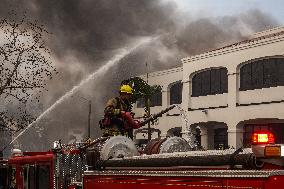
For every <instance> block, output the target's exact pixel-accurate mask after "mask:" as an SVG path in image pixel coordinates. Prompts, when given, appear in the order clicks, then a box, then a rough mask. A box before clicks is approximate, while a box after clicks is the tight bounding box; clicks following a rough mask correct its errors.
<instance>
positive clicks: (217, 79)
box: [191, 68, 228, 97]
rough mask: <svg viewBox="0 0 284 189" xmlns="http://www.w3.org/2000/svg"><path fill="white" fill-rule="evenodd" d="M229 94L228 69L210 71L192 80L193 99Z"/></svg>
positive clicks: (201, 73)
mask: <svg viewBox="0 0 284 189" xmlns="http://www.w3.org/2000/svg"><path fill="white" fill-rule="evenodd" d="M227 92H228V75H227V69H226V68H218V69H210V70H206V71H203V72H199V73H197V74H195V75H194V76H193V78H192V95H191V96H192V97H197V96H206V95H214V94H223V93H227Z"/></svg>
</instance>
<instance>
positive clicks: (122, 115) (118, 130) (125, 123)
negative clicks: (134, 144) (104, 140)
mask: <svg viewBox="0 0 284 189" xmlns="http://www.w3.org/2000/svg"><path fill="white" fill-rule="evenodd" d="M119 94H120V95H119V97H116V98H112V99H110V100H109V101H108V102H107V104H106V107H105V110H104V118H103V119H102V120H101V121H100V128H101V129H102V132H103V136H105V137H106V136H116V135H123V136H128V137H129V138H131V139H133V129H137V128H139V127H140V125H139V122H138V121H135V120H134V119H133V116H134V114H133V113H132V112H131V111H132V105H131V98H132V96H133V89H132V87H131V86H129V85H122V86H121V87H120V91H119Z"/></svg>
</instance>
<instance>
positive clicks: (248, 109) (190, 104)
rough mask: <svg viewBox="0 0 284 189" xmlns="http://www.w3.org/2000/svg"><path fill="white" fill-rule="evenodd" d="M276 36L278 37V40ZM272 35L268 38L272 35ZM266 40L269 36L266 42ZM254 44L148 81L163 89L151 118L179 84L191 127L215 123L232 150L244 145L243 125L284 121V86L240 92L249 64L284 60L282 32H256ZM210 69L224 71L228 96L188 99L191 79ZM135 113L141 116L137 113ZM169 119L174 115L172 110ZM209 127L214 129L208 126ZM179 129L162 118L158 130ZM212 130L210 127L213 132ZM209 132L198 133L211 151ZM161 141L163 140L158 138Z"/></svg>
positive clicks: (174, 120) (190, 61) (187, 62)
mask: <svg viewBox="0 0 284 189" xmlns="http://www.w3.org/2000/svg"><path fill="white" fill-rule="evenodd" d="M277 32H278V34H277ZM273 33H274V34H275V35H271V34H273ZM265 35H268V36H265ZM253 37H257V38H254V39H250V40H247V41H243V42H240V43H236V44H234V45H231V46H227V47H224V48H220V49H219V50H214V51H211V52H206V53H203V54H200V55H196V56H192V57H187V58H184V59H182V68H175V69H171V70H165V71H162V72H155V73H152V74H150V76H149V84H158V85H162V86H163V105H162V106H161V107H153V108H152V109H151V111H152V112H153V113H154V112H156V111H159V110H161V109H162V108H166V107H167V106H168V104H169V99H168V96H167V95H168V91H167V90H168V89H167V86H168V85H169V84H170V83H173V82H176V81H178V80H182V82H183V91H182V104H181V106H182V108H183V109H184V110H186V114H187V117H188V120H189V124H190V125H198V124H204V123H211V124H210V127H213V126H214V123H216V124H218V123H220V124H223V125H226V126H227V128H228V143H229V145H230V146H233V147H240V146H241V145H242V142H241V141H242V132H243V131H242V128H241V126H240V125H242V124H241V123H243V122H245V121H248V120H262V119H266V120H267V119H271V120H274V121H277V119H278V120H284V108H283V105H284V86H278V87H270V88H263V89H255V90H247V91H239V87H240V75H239V73H240V71H239V70H240V67H241V66H242V65H244V64H246V63H250V62H251V61H253V60H257V59H263V58H268V57H284V28H283V27H279V28H276V29H274V30H269V31H264V32H259V33H257V34H255V35H254V36H253ZM212 68H226V69H227V70H228V93H224V94H217V95H207V96H200V97H191V90H192V77H193V75H194V74H196V73H198V72H200V71H202V70H206V69H212ZM135 112H137V113H141V112H142V110H141V109H136V110H135ZM170 113H172V114H178V110H177V109H175V110H173V112H170ZM212 123H213V124H212ZM180 124H181V125H183V131H185V130H186V128H185V125H184V122H182V121H181V118H180V116H163V118H161V119H160V125H159V126H157V128H159V129H161V131H162V133H165V132H166V131H167V130H169V129H170V128H171V127H176V126H178V125H180ZM212 125H213V126H212ZM212 132H213V131H212V129H210V128H208V126H207V128H206V129H204V128H202V136H201V138H202V140H203V144H202V145H204V147H205V148H208V147H209V148H210V147H211V148H212V145H210V144H211V143H212V136H213V135H212ZM162 135H163V134H162Z"/></svg>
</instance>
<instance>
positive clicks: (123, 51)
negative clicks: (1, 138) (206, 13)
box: [1, 36, 159, 151]
mask: <svg viewBox="0 0 284 189" xmlns="http://www.w3.org/2000/svg"><path fill="white" fill-rule="evenodd" d="M157 38H159V36H158V37H144V38H142V39H140V40H139V41H138V42H136V43H135V45H134V46H133V47H131V48H123V49H120V51H119V53H117V54H116V55H115V56H114V57H113V58H112V59H110V60H109V61H108V62H106V64H104V65H103V66H101V67H100V68H99V69H98V70H96V71H95V72H93V73H92V74H90V75H89V76H88V77H86V78H85V79H83V80H82V81H81V82H80V83H79V84H78V85H76V86H74V87H73V88H72V89H71V90H70V91H68V92H67V93H65V94H64V95H63V96H62V97H60V98H59V99H58V100H57V101H56V102H55V103H54V104H53V105H51V106H50V107H49V108H48V109H46V110H45V111H44V112H43V113H42V114H41V115H39V116H38V117H37V118H36V120H34V121H33V122H32V123H30V124H29V125H28V126H27V127H26V128H25V129H24V130H23V131H21V132H20V133H19V134H18V135H17V136H16V137H15V138H14V139H13V140H12V141H11V142H10V143H9V144H7V145H6V146H5V147H4V148H3V149H2V150H1V151H3V150H5V149H6V148H7V147H8V146H10V145H11V144H12V143H13V142H15V141H16V140H17V139H18V138H19V137H20V136H22V135H23V134H24V133H25V132H26V131H27V130H28V129H29V128H31V127H32V126H33V125H34V124H36V123H37V122H38V121H39V120H41V119H42V118H43V117H44V116H45V115H46V114H48V113H49V112H51V111H52V110H53V109H54V108H55V107H57V106H58V105H59V104H61V103H62V102H63V101H64V100H65V99H67V98H69V97H70V96H72V95H73V94H74V93H75V92H77V91H78V89H79V88H80V87H81V86H82V85H84V84H86V83H87V82H89V81H90V80H94V79H96V78H97V77H99V76H101V75H102V74H104V73H105V72H106V71H107V70H109V69H110V68H111V67H113V66H114V65H116V64H117V63H119V62H120V61H121V60H122V59H123V58H125V57H126V56H128V55H129V54H130V53H131V52H133V51H134V50H136V49H137V48H139V47H141V46H142V45H144V44H147V43H149V42H151V41H153V40H155V39H157Z"/></svg>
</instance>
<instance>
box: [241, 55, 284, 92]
mask: <svg viewBox="0 0 284 189" xmlns="http://www.w3.org/2000/svg"><path fill="white" fill-rule="evenodd" d="M276 86H284V58H269V59H262V60H256V61H254V62H251V63H248V64H245V65H244V66H242V67H241V69H240V90H241V91H245V90H253V89H261V88H269V87H276Z"/></svg>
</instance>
